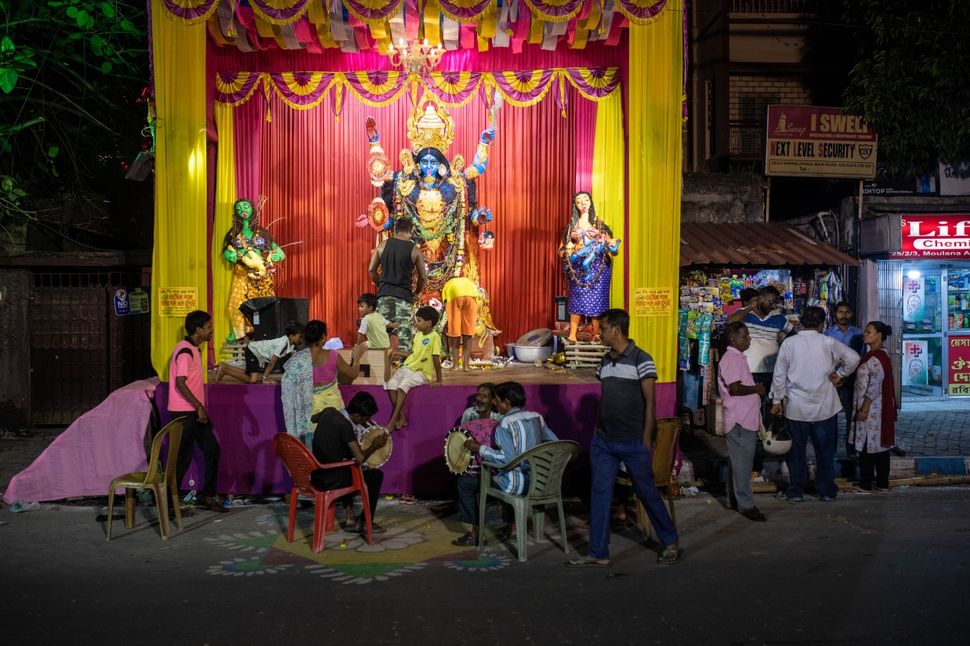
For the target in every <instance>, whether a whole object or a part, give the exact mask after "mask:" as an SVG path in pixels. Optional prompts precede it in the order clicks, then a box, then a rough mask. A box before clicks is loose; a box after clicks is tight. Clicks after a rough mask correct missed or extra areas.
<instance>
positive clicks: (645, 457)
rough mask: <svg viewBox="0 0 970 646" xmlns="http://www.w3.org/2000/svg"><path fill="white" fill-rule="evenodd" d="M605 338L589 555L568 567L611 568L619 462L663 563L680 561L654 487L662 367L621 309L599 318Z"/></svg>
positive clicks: (594, 448)
mask: <svg viewBox="0 0 970 646" xmlns="http://www.w3.org/2000/svg"><path fill="white" fill-rule="evenodd" d="M599 320H600V336H601V337H602V339H603V342H604V343H606V344H607V345H609V347H610V351H609V352H607V353H606V354H605V355H604V356H603V359H602V361H600V365H599V368H597V369H596V378H597V379H599V380H600V383H601V384H602V389H603V390H602V397H601V398H600V410H599V419H598V420H597V421H596V429H595V433H594V434H593V439H592V441H591V442H590V447H589V462H590V467H591V469H592V472H593V474H592V478H593V484H592V492H591V496H590V510H589V555H588V556H586V557H583V558H579V559H573V560H571V561H567V562H566V567H574V568H575V567H607V566H608V565H609V564H610V508H611V507H612V504H613V488H614V486H615V485H616V474H617V471H618V470H619V468H620V462H622V463H623V464H624V465H626V469H627V473H628V474H629V476H630V481H631V482H632V483H633V489H634V490H635V491H636V493H637V496H638V497H639V498H640V502H641V503H643V506H644V507H645V508H646V511H647V516H649V518H650V522H651V524H652V525H653V528H654V530H655V531H656V533H657V538H658V539H659V540H660V542H661V543H662V544H663V546H664V547H663V550H662V551H661V552H660V556H659V557H658V558H657V563H658V564H660V565H669V564H671V563H676V562H677V560H678V559H679V558H680V548H679V547H678V544H677V542H678V537H677V530H676V528H675V527H674V523H673V520H671V518H670V514H669V512H668V511H667V507H666V506H665V505H664V501H663V499H662V498H661V497H660V492H659V491H657V487H656V485H655V484H654V477H653V461H652V455H651V454H652V450H651V449H652V446H653V442H654V433H655V431H656V426H657V418H656V410H657V409H656V396H655V393H654V390H655V386H656V383H657V368H656V366H655V365H654V363H653V358H652V357H651V356H650V355H649V354H647V353H646V352H644V351H643V350H641V349H640V348H638V347H637V345H636V343H634V342H633V339H631V338H630V337H629V333H630V332H629V330H630V315H629V314H628V313H627V312H626V311H624V310H621V309H609V310H606V311H605V312H604V313H603V314H601V315H600V317H599Z"/></svg>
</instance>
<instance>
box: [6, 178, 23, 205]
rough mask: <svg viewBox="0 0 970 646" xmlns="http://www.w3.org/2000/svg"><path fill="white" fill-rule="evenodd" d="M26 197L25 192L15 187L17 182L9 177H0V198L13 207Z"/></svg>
mask: <svg viewBox="0 0 970 646" xmlns="http://www.w3.org/2000/svg"><path fill="white" fill-rule="evenodd" d="M26 196H27V191H25V190H23V189H22V188H20V187H19V186H18V185H17V180H15V179H14V178H13V177H10V176H9V175H0V197H3V198H4V199H6V200H7V201H8V202H11V203H13V204H15V205H19V204H20V200H21V198H24V197H26Z"/></svg>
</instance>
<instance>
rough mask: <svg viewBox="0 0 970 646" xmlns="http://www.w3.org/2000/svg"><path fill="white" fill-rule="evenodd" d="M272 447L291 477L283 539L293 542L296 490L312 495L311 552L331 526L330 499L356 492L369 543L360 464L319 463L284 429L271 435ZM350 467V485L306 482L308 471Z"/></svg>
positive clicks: (320, 544)
mask: <svg viewBox="0 0 970 646" xmlns="http://www.w3.org/2000/svg"><path fill="white" fill-rule="evenodd" d="M273 448H274V449H275V450H276V455H278V456H279V457H280V459H281V460H283V466H285V467H286V470H287V471H288V472H289V474H290V477H291V478H293V489H291V490H290V521H289V524H288V526H287V530H286V540H287V541H289V542H290V543H292V542H293V530H294V528H295V527H296V507H297V504H298V498H297V495H298V494H302V495H304V496H312V497H313V504H314V509H313V546H312V548H311V549H312V550H313V551H314V552H322V551H323V547H324V538H325V536H326V532H327V530H328V529H333V524H334V516H335V513H336V508H335V507H334V502H335V501H336V500H337V499H338V498H342V497H344V496H346V495H348V494H353V493H359V494H360V496H361V499H362V501H363V503H364V521H365V523H366V528H367V544H368V545H372V544H373V527H372V525H371V517H370V504H369V498H368V497H367V485H366V484H364V474H363V471H362V470H361V468H360V465H359V464H357V463H356V462H354V461H353V460H345V461H343V462H331V463H330V464H320V463H319V462H317V459H316V458H315V457H313V454H312V453H310V450H309V449H307V448H306V446H304V445H303V442H301V441H300V440H298V439H296V438H295V437H293V436H292V435H288V434H287V433H277V434H276V437H275V438H273ZM343 467H350V474H351V485H350V486H349V487H344V488H343V489H330V490H327V491H325V490H320V489H317V488H316V487H314V486H313V485H312V484H311V483H310V473H311V472H313V471H315V470H317V469H340V468H343Z"/></svg>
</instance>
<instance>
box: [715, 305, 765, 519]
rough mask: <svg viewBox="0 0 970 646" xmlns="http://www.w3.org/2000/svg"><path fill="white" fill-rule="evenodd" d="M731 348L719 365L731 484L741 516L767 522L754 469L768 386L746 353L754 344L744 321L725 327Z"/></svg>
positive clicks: (728, 348)
mask: <svg viewBox="0 0 970 646" xmlns="http://www.w3.org/2000/svg"><path fill="white" fill-rule="evenodd" d="M724 332H725V334H726V335H727V339H728V346H727V349H726V351H725V352H724V356H722V357H721V361H720V363H718V364H717V369H718V378H717V389H718V391H719V392H720V393H721V401H722V402H723V403H724V428H725V429H726V430H727V434H726V435H725V439H726V440H727V449H728V458H729V459H730V460H731V484H732V485H733V487H732V488H733V489H734V498H735V500H737V502H738V513H740V514H741V515H742V516H744V517H745V518H747V519H749V520H755V521H763V520H765V515H764V514H762V513H761V511H759V510H758V508H757V507H755V506H754V495H753V494H752V492H751V467H752V465H753V464H754V453H755V450H756V449H757V448H758V429H759V428H760V426H761V398H762V397H764V395H765V387H764V385H762V384H755V383H754V377H753V376H752V375H751V370H750V369H749V368H748V360H747V359H746V358H745V356H744V351H745V350H747V349H748V346H749V345H751V334H750V333H749V332H748V326H747V325H745V324H744V323H742V322H741V321H735V322H733V323H728V324H727V326H726V327H725V328H724Z"/></svg>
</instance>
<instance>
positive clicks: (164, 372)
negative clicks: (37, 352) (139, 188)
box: [151, 0, 209, 380]
mask: <svg viewBox="0 0 970 646" xmlns="http://www.w3.org/2000/svg"><path fill="white" fill-rule="evenodd" d="M152 18H153V19H152V39H153V42H154V48H153V51H154V66H155V110H156V113H157V115H158V125H157V129H156V132H155V137H156V148H155V245H154V249H153V253H152V294H153V297H152V301H153V302H152V314H151V315H152V365H153V366H154V367H155V371H156V372H157V373H158V375H159V377H161V378H162V379H163V380H167V379H168V360H169V356H170V355H171V352H172V348H173V347H174V346H175V344H176V343H177V342H178V341H179V339H181V338H182V336H184V334H185V332H184V323H185V317H184V316H162V313H163V312H162V307H161V303H160V299H159V294H160V293H161V292H162V291H163V290H165V289H166V288H171V287H194V288H195V290H196V294H197V303H196V305H197V307H198V308H199V309H208V308H207V302H208V293H207V290H206V272H207V268H208V266H209V245H208V243H207V236H206V162H205V131H206V124H205V22H200V23H199V24H196V25H186V24H183V23H179V22H176V21H175V20H174V19H173V18H172V16H171V14H170V13H169V12H168V11H167V10H166V9H165V6H164V5H163V4H162V2H161V1H160V0H153V2H152Z"/></svg>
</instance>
